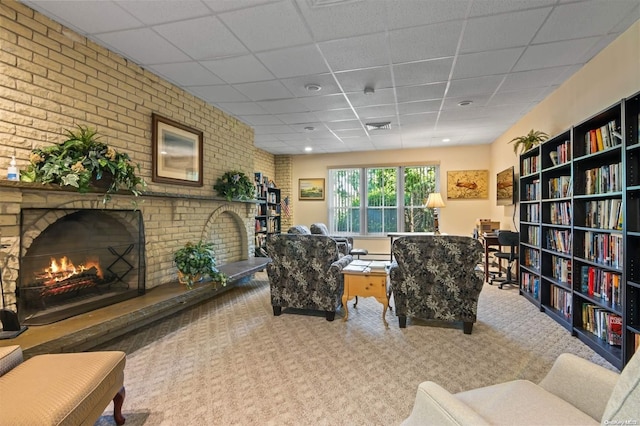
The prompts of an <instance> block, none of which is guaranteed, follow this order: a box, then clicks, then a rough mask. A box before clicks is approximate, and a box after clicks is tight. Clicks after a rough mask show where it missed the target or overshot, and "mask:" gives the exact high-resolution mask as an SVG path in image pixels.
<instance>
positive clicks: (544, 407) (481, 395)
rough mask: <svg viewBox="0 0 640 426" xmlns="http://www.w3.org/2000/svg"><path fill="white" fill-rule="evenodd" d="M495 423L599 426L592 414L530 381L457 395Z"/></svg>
mask: <svg viewBox="0 0 640 426" xmlns="http://www.w3.org/2000/svg"><path fill="white" fill-rule="evenodd" d="M456 397H457V398H458V399H460V400H461V401H462V402H464V403H465V404H467V405H468V406H470V407H471V408H472V409H473V410H474V411H475V412H476V413H478V414H480V415H481V416H482V417H483V418H484V419H485V420H487V422H488V423H490V424H493V425H516V424H517V425H597V424H598V422H596V421H595V420H593V418H591V416H589V415H587V414H585V413H583V412H582V411H580V410H578V409H577V408H575V407H574V406H573V405H571V404H569V403H568V402H565V401H563V400H562V399H560V398H558V397H556V396H555V395H553V394H552V393H550V392H547V391H546V390H544V389H543V388H541V387H540V386H538V385H536V384H534V383H532V382H530V381H528V380H514V381H511V382H507V383H500V384H497V385H493V386H488V387H484V388H480V389H473V390H470V391H466V392H461V393H458V394H456Z"/></svg>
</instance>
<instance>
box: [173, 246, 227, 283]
mask: <svg viewBox="0 0 640 426" xmlns="http://www.w3.org/2000/svg"><path fill="white" fill-rule="evenodd" d="M173 260H174V261H175V263H176V266H177V268H178V279H179V281H180V282H181V283H182V284H185V285H186V286H187V288H189V289H191V288H193V284H194V283H196V282H199V281H201V280H202V279H203V278H205V277H207V276H208V277H209V278H210V279H211V280H212V281H213V282H214V283H220V284H222V285H223V286H226V285H227V276H226V275H225V274H223V273H222V272H220V271H219V270H218V268H216V257H215V254H214V253H213V244H212V243H205V242H203V241H202V240H200V241H199V242H198V243H197V244H193V243H191V242H188V243H186V244H185V245H184V246H183V247H182V248H180V249H179V250H178V251H176V252H175V254H174V256H173Z"/></svg>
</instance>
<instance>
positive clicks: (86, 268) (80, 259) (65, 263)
mask: <svg viewBox="0 0 640 426" xmlns="http://www.w3.org/2000/svg"><path fill="white" fill-rule="evenodd" d="M40 229H42V231H41V232H39V230H40ZM21 234H22V238H21V241H22V244H23V247H21V250H20V252H21V253H23V255H22V256H21V258H20V272H19V277H18V288H17V296H18V315H19V317H20V320H21V321H22V322H23V323H24V324H27V325H39V324H47V323H51V322H54V321H59V320H61V319H64V318H68V317H71V316H74V315H78V314H81V313H84V312H88V311H92V310H94V309H98V308H101V307H104V306H107V305H110V304H113V303H116V302H120V301H122V300H126V299H130V298H132V297H136V296H138V295H141V294H144V291H145V284H144V276H145V274H144V252H143V250H144V232H143V226H142V217H141V215H140V212H138V211H128V210H64V209H54V210H52V209H46V210H45V209H23V210H22V214H21Z"/></svg>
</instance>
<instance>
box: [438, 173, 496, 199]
mask: <svg viewBox="0 0 640 426" xmlns="http://www.w3.org/2000/svg"><path fill="white" fill-rule="evenodd" d="M447 198H448V199H456V198H457V199H469V198H489V170H454V171H448V172H447Z"/></svg>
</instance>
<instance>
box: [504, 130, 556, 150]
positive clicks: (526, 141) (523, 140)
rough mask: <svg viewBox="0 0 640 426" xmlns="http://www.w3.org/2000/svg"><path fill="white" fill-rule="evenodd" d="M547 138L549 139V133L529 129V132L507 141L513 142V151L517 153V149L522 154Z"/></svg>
mask: <svg viewBox="0 0 640 426" xmlns="http://www.w3.org/2000/svg"><path fill="white" fill-rule="evenodd" d="M547 139H549V135H548V134H546V133H545V132H541V131H539V130H533V129H531V131H529V133H527V134H526V135H524V136H518V137H517V138H513V139H511V140H510V141H509V143H513V152H515V153H516V155H518V150H519V151H520V154H522V153H524V152H527V151H529V150H530V149H531V148H533V147H534V146H538V145H540V144H541V143H542V142H544V141H546V140H547Z"/></svg>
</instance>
